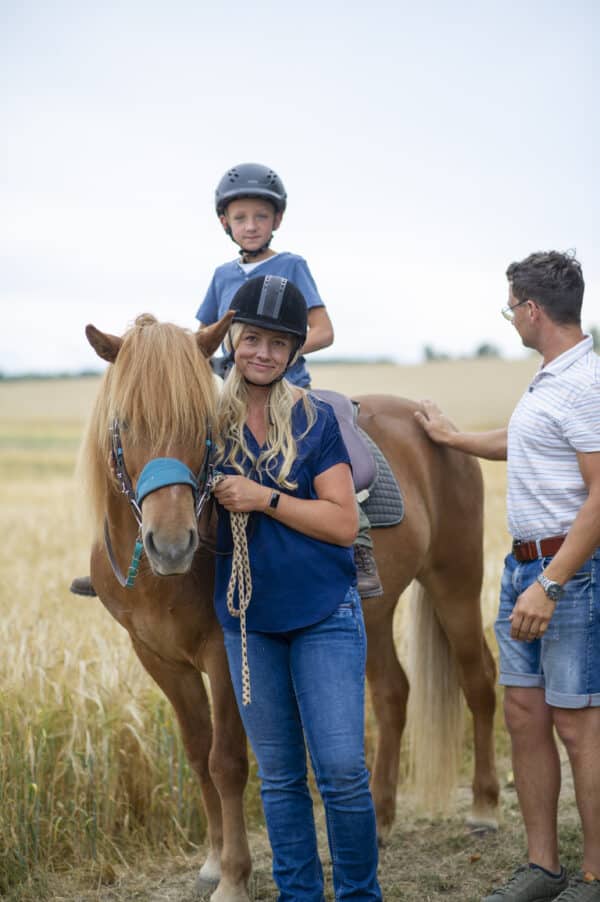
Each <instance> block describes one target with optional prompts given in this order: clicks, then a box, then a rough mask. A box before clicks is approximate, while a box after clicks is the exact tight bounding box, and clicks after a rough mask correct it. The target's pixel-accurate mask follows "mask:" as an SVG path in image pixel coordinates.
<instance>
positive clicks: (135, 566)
mask: <svg viewBox="0 0 600 902" xmlns="http://www.w3.org/2000/svg"><path fill="white" fill-rule="evenodd" d="M143 550H144V543H143V542H142V540H141V538H139V537H138V538H137V539H136V540H135V548H134V549H133V557H132V558H131V563H130V565H129V570H128V571H127V581H126V583H125V586H126V587H127V588H128V589H133V584H134V583H135V578H136V576H137V575H138V570H139V569H140V558H141V556H142V551H143Z"/></svg>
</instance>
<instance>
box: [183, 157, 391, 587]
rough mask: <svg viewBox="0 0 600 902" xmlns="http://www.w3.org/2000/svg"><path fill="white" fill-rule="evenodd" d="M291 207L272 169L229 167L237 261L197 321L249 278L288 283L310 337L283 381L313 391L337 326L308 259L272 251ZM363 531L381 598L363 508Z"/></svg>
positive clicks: (228, 203) (219, 206)
mask: <svg viewBox="0 0 600 902" xmlns="http://www.w3.org/2000/svg"><path fill="white" fill-rule="evenodd" d="M286 204H287V194H286V191H285V188H284V186H283V182H282V181H281V179H280V178H279V176H278V175H277V173H275V172H274V171H273V170H272V169H269V167H268V166H263V165H261V164H260V163H241V164H240V165H239V166H234V167H233V168H232V169H229V170H228V171H227V172H226V173H225V175H224V176H223V178H222V179H221V181H220V182H219V184H218V185H217V189H216V191H215V207H216V211H217V216H218V217H219V219H220V221H221V225H222V226H223V228H224V230H225V232H226V234H227V235H229V237H230V238H231V239H232V241H234V242H235V244H237V245H238V246H239V252H238V253H239V255H240V259H239V260H231V261H230V262H229V263H224V264H223V265H222V266H219V267H217V269H216V270H215V273H214V275H213V277H212V280H211V283H210V285H209V287H208V291H207V293H206V297H205V298H204V300H203V302H202V304H201V305H200V307H199V309H198V312H197V313H196V318H197V319H198V320H199V321H200V328H202V326H208V325H211V324H212V323H214V322H216V321H217V320H218V319H220V318H221V317H222V316H223V315H224V314H225V313H226V312H227V310H229V306H230V304H231V301H232V299H233V297H234V295H235V293H236V291H237V290H238V289H239V288H241V286H242V285H244V284H245V283H246V282H248V280H249V279H250V278H254V277H256V276H259V275H260V276H266V275H278V276H282V277H284V278H287V279H289V280H290V282H293V283H294V285H296V287H297V288H298V289H299V290H300V292H301V293H302V294H303V295H304V298H305V301H306V306H307V319H308V334H307V338H306V340H305V341H304V343H303V345H302V347H301V348H300V351H299V354H298V359H297V360H296V362H295V363H294V364H293V365H292V366H291V367H290V368H289V369H288V371H287V372H286V374H285V378H286V379H287V380H288V382H291V383H292V384H293V385H298V386H301V387H302V388H309V387H310V375H309V372H308V369H307V366H306V361H305V357H304V355H306V354H309V353H310V352H311V351H318V350H320V349H321V348H327V347H329V346H330V345H331V344H332V342H333V326H332V324H331V320H330V318H329V315H328V313H327V310H326V308H325V305H324V303H323V301H322V299H321V297H320V295H319V292H318V290H317V286H316V284H315V281H314V279H313V277H312V275H311V272H310V270H309V268H308V265H307V263H306V260H304V259H303V258H302V257H299V256H298V255H297V254H292V253H288V252H282V253H278V252H276V251H274V250H272V249H271V246H270V245H271V240H272V238H273V233H274V232H275V231H276V230H277V229H278V228H279V226H280V225H281V220H282V218H283V214H284V212H285V208H286ZM230 365H231V359H230V358H228V357H225V358H222V360H221V361H220V362H217V364H216V365H215V369H216V370H217V372H219V373H220V374H221V375H224V374H225V372H226V371H227V368H228V366H230ZM359 514H360V527H361V528H360V532H359V535H358V539H357V542H356V544H355V558H356V566H357V570H358V590H359V593H360V595H361V597H362V598H371V597H373V596H376V595H381V594H382V591H383V590H382V586H381V582H380V579H379V573H378V571H377V564H376V563H375V558H374V556H373V542H372V540H371V537H370V534H369V522H368V519H367V517H366V515H365V514H364V512H363V511H362V510H359Z"/></svg>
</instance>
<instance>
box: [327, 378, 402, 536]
mask: <svg viewBox="0 0 600 902" xmlns="http://www.w3.org/2000/svg"><path fill="white" fill-rule="evenodd" d="M311 394H313V395H315V396H316V397H317V398H320V399H321V400H322V401H325V402H326V403H327V404H330V405H331V407H333V411H334V413H335V415H336V418H337V421H338V423H339V427H340V432H341V433H342V438H343V439H344V444H345V445H346V448H347V450H348V455H349V457H350V462H351V464H352V476H353V479H354V491H355V492H356V495H357V498H358V501H359V503H360V504H361V505H362V508H363V510H364V512H365V513H366V515H367V517H368V518H369V521H370V523H371V526H377V527H379V526H395V525H396V524H397V523H400V522H401V521H402V519H403V517H404V499H403V498H402V492H401V491H400V486H399V485H398V482H397V480H396V477H395V476H394V474H393V472H392V469H391V467H390V465H389V463H388V462H387V460H386V458H385V457H384V455H383V453H382V452H381V449H380V448H379V447H378V446H377V445H376V443H375V442H374V441H373V439H372V438H371V437H370V436H369V435H367V433H366V432H365V431H364V430H363V429H361V428H360V426H359V425H358V422H357V417H358V412H359V407H360V405H359V404H358V402H357V401H353V400H351V399H350V398H348V397H347V396H346V395H342V394H340V393H339V392H336V391H330V390H329V389H322V388H319V389H316V390H315V389H311Z"/></svg>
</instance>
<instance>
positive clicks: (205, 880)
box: [194, 867, 219, 896]
mask: <svg viewBox="0 0 600 902" xmlns="http://www.w3.org/2000/svg"><path fill="white" fill-rule="evenodd" d="M203 870H204V868H203V867H202V868H200V870H199V871H198V874H197V876H196V882H195V883H194V890H195V893H196V895H197V896H203V895H204V894H205V893H211V892H212V891H213V890H214V889H215V888H216V887H217V886H218V883H219V877H218V876H213V875H212V874H210V873H206V874H203V873H202V872H203Z"/></svg>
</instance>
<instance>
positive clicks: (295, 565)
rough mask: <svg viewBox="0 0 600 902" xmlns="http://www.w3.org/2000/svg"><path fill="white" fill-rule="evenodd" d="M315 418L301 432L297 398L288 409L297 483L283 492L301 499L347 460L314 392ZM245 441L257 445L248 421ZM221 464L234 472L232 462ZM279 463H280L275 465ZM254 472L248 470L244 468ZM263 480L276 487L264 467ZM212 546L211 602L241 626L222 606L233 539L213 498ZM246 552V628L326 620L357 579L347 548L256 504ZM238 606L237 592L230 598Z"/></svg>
mask: <svg viewBox="0 0 600 902" xmlns="http://www.w3.org/2000/svg"><path fill="white" fill-rule="evenodd" d="M311 399H312V401H313V403H314V405H315V408H316V412H317V420H316V422H315V424H314V426H313V427H312V429H311V430H310V432H309V433H308V434H307V435H305V436H304V438H298V436H299V435H301V434H302V432H303V431H304V430H305V428H306V413H305V411H304V405H303V403H302V401H301V400H300V401H297V402H296V404H295V406H294V407H293V410H292V428H293V432H294V436H295V437H296V441H297V446H298V456H297V458H296V460H295V462H294V464H293V466H292V469H291V472H290V476H289V478H290V480H291V481H293V482H297V483H298V486H297V488H296V489H295V490H294V491H289V492H288V494H292V495H295V496H296V497H298V498H313V499H314V498H317V494H316V492H315V488H314V479H315V477H316V476H318V475H319V474H320V473H324V472H325V471H326V470H328V469H329V468H330V467H333V466H334V465H335V464H338V463H348V464H349V463H350V459H349V457H348V452H347V451H346V446H345V445H344V441H343V439H342V436H341V433H340V429H339V426H338V423H337V420H336V418H335V414H334V413H333V409H332V408H331V407H330V405H329V404H326V403H325V402H324V401H320V400H319V399H317V398H315V397H314V396H312V395H311ZM246 441H247V442H248V445H249V447H250V448H251V450H252V453H253V454H256V453H258V451H259V447H258V444H257V442H256V440H255V438H254V436H253V435H252V433H251V432H250V430H249V429H248V428H247V427H246ZM219 469H220V471H221V472H223V473H227V474H235V473H236V471H235V470H234V469H233V468H232V467H230V466H220V467H219ZM277 469H278V468H277ZM248 475H250V476H251V478H255V477H254V475H253V474H248ZM261 482H262V484H263V485H266V486H269V487H272V488H274V489H278V490H280V491H283V492H285V491H286V490H285V489H284V490H281V489H280V487H279V486H278V485H277V483H276V482H275V481H274V480H273V479H271V477H270V476H269V475H267V474H265V473H263V474H262V479H261ZM217 510H218V515H219V516H218V526H217V550H218V552H220V553H218V554H217V557H216V575H215V608H216V612H217V617H218V619H219V622H220V623H221V626H222V627H223V629H228V630H236V631H239V628H240V621H239V617H232V616H231V614H230V613H229V611H228V610H227V586H228V585H229V577H230V574H231V554H230V552H231V551H232V548H233V542H232V537H231V524H230V518H229V512H228V511H226V510H225V508H223V507H222V506H221V505H217ZM248 552H249V557H250V569H251V573H252V598H251V600H250V604H249V606H248V609H247V611H246V625H247V629H248V630H254V631H259V632H267V633H280V632H286V631H287V630H293V629H298V628H300V627H304V626H310V625H311V624H313V623H318V622H319V621H320V620H324V619H325V618H326V617H328V616H329V615H330V614H332V613H333V611H335V609H336V608H337V607H339V605H340V604H341V603H342V602H343V600H344V597H345V595H346V592H347V591H348V589H349V587H350V586H352V585H355V584H356V570H355V567H354V553H353V549H352V547H344V546H341V545H334V544H333V543H330V542H323V541H321V540H320V539H313V538H311V537H310V536H307V535H305V534H304V533H301V532H298V531H297V530H295V529H291V528H290V527H289V526H285V525H284V524H283V523H279V522H278V521H277V520H274V519H273V518H272V517H269V516H268V515H267V514H263V513H261V512H258V511H255V512H253V513H252V514H250V518H249V522H248ZM234 603H235V607H236V609H238V608H239V599H238V597H237V592H236V594H235V597H234Z"/></svg>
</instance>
